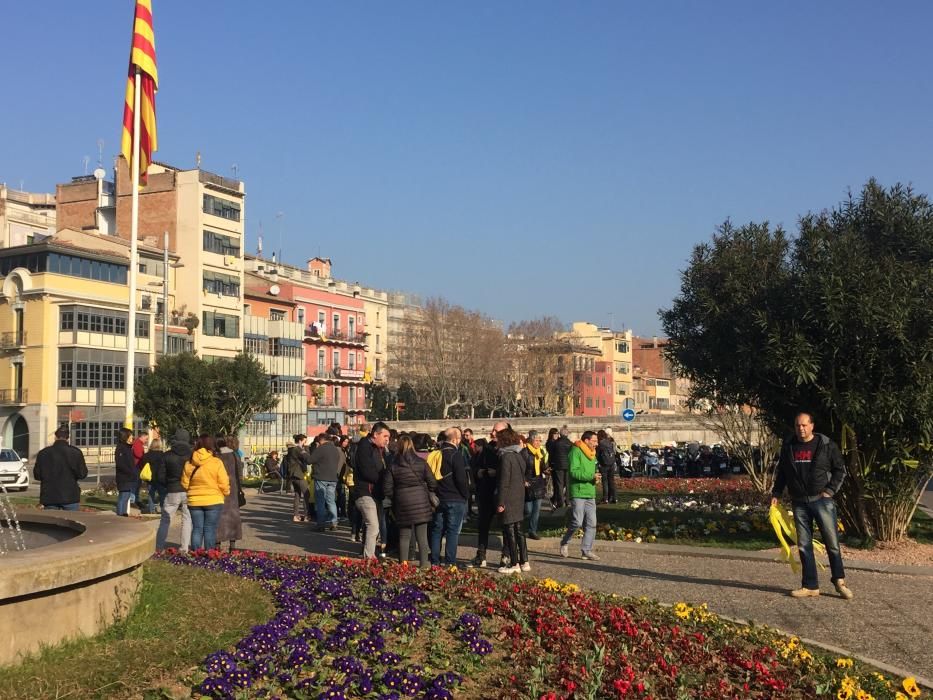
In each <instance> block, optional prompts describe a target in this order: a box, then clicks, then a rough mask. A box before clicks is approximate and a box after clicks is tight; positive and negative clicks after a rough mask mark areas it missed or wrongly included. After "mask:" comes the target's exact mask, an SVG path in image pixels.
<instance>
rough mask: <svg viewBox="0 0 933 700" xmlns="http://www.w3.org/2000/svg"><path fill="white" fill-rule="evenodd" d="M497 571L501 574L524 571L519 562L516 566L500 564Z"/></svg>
mask: <svg viewBox="0 0 933 700" xmlns="http://www.w3.org/2000/svg"><path fill="white" fill-rule="evenodd" d="M496 571H498V572H499V573H500V574H520V573H521V572H522V567H520V566H519V565H518V564H516V565H515V566H500V567H499V568H498V569H496Z"/></svg>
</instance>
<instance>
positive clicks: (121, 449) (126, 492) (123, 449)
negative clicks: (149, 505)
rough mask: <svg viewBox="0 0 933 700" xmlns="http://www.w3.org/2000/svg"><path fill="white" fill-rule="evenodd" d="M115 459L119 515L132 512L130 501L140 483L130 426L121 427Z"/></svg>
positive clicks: (114, 453) (114, 454)
mask: <svg viewBox="0 0 933 700" xmlns="http://www.w3.org/2000/svg"><path fill="white" fill-rule="evenodd" d="M113 461H114V464H115V466H116V472H117V473H116V481H117V491H119V494H120V495H119V496H118V497H117V515H124V516H126V515H129V514H130V502H131V501H132V500H133V493H134V492H135V491H136V484H138V483H139V470H138V469H137V468H136V459H135V458H134V457H133V431H132V430H130V429H129V428H120V430H119V432H118V433H117V447H116V449H115V450H114V452H113Z"/></svg>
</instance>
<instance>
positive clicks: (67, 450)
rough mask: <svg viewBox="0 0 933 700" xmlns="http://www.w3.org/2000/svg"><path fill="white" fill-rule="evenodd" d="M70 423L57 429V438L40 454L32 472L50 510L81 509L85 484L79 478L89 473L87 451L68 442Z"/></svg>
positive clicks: (47, 508)
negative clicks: (81, 483) (85, 455)
mask: <svg viewBox="0 0 933 700" xmlns="http://www.w3.org/2000/svg"><path fill="white" fill-rule="evenodd" d="M68 438H69V431H68V426H67V425H64V424H63V425H60V426H59V427H58V428H57V429H56V430H55V441H54V442H53V443H52V444H51V445H49V446H48V447H43V448H42V449H41V450H39V454H37V455H36V464H35V466H34V467H33V468H32V475H33V477H34V478H35V479H36V481H39V482H40V485H39V504H40V505H41V506H42V507H43V508H45V509H46V510H78V508H79V507H80V505H81V486H80V485H79V484H78V481H80V480H81V479H84V478H85V477H86V476H87V465H86V464H85V463H84V454H83V453H82V452H81V450H79V449H78V448H77V447H74V446H73V445H69V444H68Z"/></svg>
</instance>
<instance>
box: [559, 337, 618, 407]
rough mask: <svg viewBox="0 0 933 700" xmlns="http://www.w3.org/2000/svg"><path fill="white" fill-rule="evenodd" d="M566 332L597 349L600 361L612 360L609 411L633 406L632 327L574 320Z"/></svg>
mask: <svg viewBox="0 0 933 700" xmlns="http://www.w3.org/2000/svg"><path fill="white" fill-rule="evenodd" d="M565 335H567V336H573V337H576V338H579V339H580V340H581V341H582V342H583V343H584V344H586V345H589V346H590V347H594V348H596V349H598V350H599V351H600V352H601V353H602V356H601V358H602V360H603V361H604V362H611V363H612V397H613V411H612V413H613V415H616V416H618V415H620V414H621V413H622V411H623V410H625V409H626V408H635V407H636V406H635V396H634V394H633V387H632V331H630V330H628V331H613V330H611V329H609V328H600V327H599V326H597V325H595V324H593V323H587V322H585V321H576V322H574V323H573V324H572V326H571V331H570V333H569V334H565Z"/></svg>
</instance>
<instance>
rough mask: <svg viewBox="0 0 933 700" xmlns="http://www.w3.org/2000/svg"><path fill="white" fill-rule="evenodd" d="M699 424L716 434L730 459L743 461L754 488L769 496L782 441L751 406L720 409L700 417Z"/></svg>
mask: <svg viewBox="0 0 933 700" xmlns="http://www.w3.org/2000/svg"><path fill="white" fill-rule="evenodd" d="M700 420H701V422H702V423H703V425H704V427H705V428H706V429H707V430H711V431H712V432H714V433H716V436H717V437H718V438H719V441H720V442H721V443H722V445H723V447H725V448H726V451H727V452H728V453H729V455H730V456H734V457H738V459H740V460H741V462H742V464H743V465H744V466H745V470H746V471H747V472H748V475H749V477H750V478H751V480H752V484H753V485H754V487H755V488H756V489H757V490H758V491H760V492H761V493H764V494H767V493H770V492H771V487H772V486H774V477H775V469H774V467H775V460H776V459H777V456H778V453H779V452H780V449H781V439H780V438H779V437H777V436H776V435H775V434H774V433H773V432H772V431H771V429H770V428H769V427H768V425H767V423H766V422H765V417H764V416H763V415H762V414H761V413H759V412H758V411H756V410H755V409H753V408H751V407H749V406H717V407H715V408H712V409H710V410H708V411H707V412H706V413H705V414H701V417H700Z"/></svg>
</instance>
